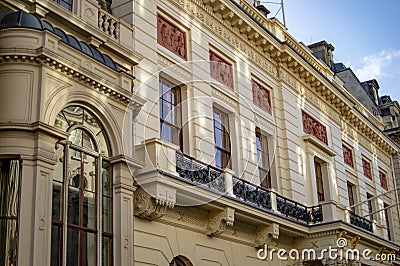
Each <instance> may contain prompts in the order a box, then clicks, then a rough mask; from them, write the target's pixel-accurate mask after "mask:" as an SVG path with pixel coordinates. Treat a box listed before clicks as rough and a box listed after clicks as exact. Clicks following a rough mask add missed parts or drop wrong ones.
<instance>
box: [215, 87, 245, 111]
mask: <svg viewBox="0 0 400 266" xmlns="http://www.w3.org/2000/svg"><path fill="white" fill-rule="evenodd" d="M211 93H212V96H213V97H215V98H217V99H218V100H220V101H222V102H224V103H226V104H228V105H230V106H232V107H233V108H235V109H237V108H238V107H239V104H238V102H237V100H235V99H233V98H231V97H229V96H228V95H227V94H225V93H224V92H221V91H219V90H218V89H216V88H212V92H211Z"/></svg>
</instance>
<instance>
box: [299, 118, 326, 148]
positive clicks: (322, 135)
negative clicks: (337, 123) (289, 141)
mask: <svg viewBox="0 0 400 266" xmlns="http://www.w3.org/2000/svg"><path fill="white" fill-rule="evenodd" d="M302 116H303V131H304V133H306V134H310V135H313V136H314V137H316V138H317V139H319V140H320V141H322V142H323V143H325V144H327V145H328V137H327V134H326V127H325V126H324V125H323V124H321V123H320V122H319V121H317V120H316V119H315V118H313V117H312V116H310V115H309V114H307V113H306V112H304V111H303V112H302Z"/></svg>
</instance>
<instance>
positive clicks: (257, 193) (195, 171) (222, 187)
mask: <svg viewBox="0 0 400 266" xmlns="http://www.w3.org/2000/svg"><path fill="white" fill-rule="evenodd" d="M176 172H177V173H178V174H179V176H180V177H181V178H183V179H185V180H186V181H188V182H190V183H193V184H196V185H200V186H201V187H203V188H205V189H208V190H211V191H214V192H217V193H225V192H226V195H225V196H227V197H229V198H232V199H234V200H236V201H239V202H241V203H244V204H246V205H250V206H253V207H256V208H259V209H261V210H263V211H266V212H269V213H276V214H278V215H280V216H283V217H285V218H288V219H291V220H294V221H297V222H301V223H305V224H316V223H319V222H322V221H323V214H322V206H321V205H318V206H313V207H307V206H305V205H303V204H300V203H298V202H296V201H293V200H291V199H288V198H285V197H283V196H281V195H279V194H277V193H276V192H274V191H270V190H268V189H265V188H263V187H260V186H257V185H254V184H252V183H250V182H247V181H245V180H243V179H239V178H237V177H235V176H232V177H231V178H230V175H229V173H226V172H225V171H223V170H221V169H218V168H216V167H213V166H210V165H206V164H204V163H203V162H201V161H199V160H196V159H194V158H192V157H190V156H188V155H185V154H183V153H181V152H179V151H177V152H176Z"/></svg>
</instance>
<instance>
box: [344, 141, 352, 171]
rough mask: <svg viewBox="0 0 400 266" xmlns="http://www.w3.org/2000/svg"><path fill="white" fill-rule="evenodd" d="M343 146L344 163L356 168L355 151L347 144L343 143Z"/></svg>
mask: <svg viewBox="0 0 400 266" xmlns="http://www.w3.org/2000/svg"><path fill="white" fill-rule="evenodd" d="M342 147H343V158H344V163H345V164H347V165H348V166H351V167H352V168H354V161H353V151H352V150H351V149H350V148H349V147H347V146H346V145H343V146H342Z"/></svg>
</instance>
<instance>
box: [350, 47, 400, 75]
mask: <svg viewBox="0 0 400 266" xmlns="http://www.w3.org/2000/svg"><path fill="white" fill-rule="evenodd" d="M397 58H400V50H383V51H381V52H379V53H376V54H373V55H369V56H366V57H364V58H363V59H362V67H361V68H356V70H355V71H354V72H355V73H356V75H357V77H358V79H359V80H360V81H365V80H370V79H378V78H381V77H387V76H389V75H390V72H388V71H387V70H388V67H389V66H391V64H392V63H393V60H395V59H397ZM389 71H390V70H389Z"/></svg>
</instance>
